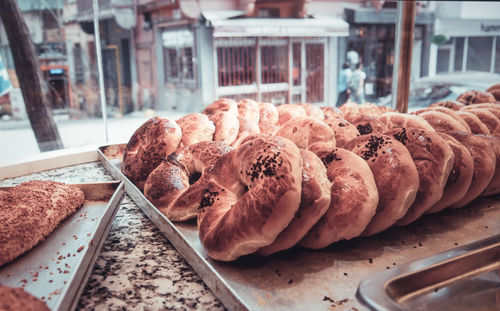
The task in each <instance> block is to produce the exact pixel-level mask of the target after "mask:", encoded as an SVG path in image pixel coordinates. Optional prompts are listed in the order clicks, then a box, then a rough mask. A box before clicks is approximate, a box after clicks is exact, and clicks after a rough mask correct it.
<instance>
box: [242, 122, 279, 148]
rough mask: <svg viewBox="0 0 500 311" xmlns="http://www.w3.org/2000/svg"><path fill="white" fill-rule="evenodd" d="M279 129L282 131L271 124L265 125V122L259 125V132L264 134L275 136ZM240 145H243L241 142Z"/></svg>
mask: <svg viewBox="0 0 500 311" xmlns="http://www.w3.org/2000/svg"><path fill="white" fill-rule="evenodd" d="M279 129H280V127H279V126H277V125H274V124H271V123H264V122H260V123H259V130H260V132H261V133H262V134H266V135H275V134H276V132H278V130H279ZM240 144H241V142H240Z"/></svg>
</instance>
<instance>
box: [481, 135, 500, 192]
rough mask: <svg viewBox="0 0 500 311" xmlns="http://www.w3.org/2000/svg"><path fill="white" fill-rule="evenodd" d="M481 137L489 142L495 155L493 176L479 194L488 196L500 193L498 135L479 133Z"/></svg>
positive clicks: (499, 143)
mask: <svg viewBox="0 0 500 311" xmlns="http://www.w3.org/2000/svg"><path fill="white" fill-rule="evenodd" d="M481 137H482V138H483V139H484V140H485V141H487V142H488V143H489V144H490V146H491V148H492V149H493V152H494V153H495V155H496V164H495V174H494V175H493V178H491V181H490V183H489V184H488V187H486V189H485V190H484V191H483V193H482V194H481V196H488V195H493V194H497V193H500V137H493V136H483V135H481Z"/></svg>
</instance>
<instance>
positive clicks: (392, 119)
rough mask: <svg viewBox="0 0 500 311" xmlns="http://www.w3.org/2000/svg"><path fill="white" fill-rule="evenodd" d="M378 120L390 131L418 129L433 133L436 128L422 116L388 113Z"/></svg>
mask: <svg viewBox="0 0 500 311" xmlns="http://www.w3.org/2000/svg"><path fill="white" fill-rule="evenodd" d="M378 120H379V121H380V122H382V123H383V124H384V125H385V126H387V127H388V128H389V129H393V128H417V129H422V130H424V131H429V132H433V131H434V128H433V127H432V126H431V124H429V123H427V121H426V120H425V119H423V118H421V117H420V116H415V115H412V114H406V113H399V112H386V113H384V114H382V115H381V116H380V117H379V118H378Z"/></svg>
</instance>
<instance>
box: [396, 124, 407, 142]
mask: <svg viewBox="0 0 500 311" xmlns="http://www.w3.org/2000/svg"><path fill="white" fill-rule="evenodd" d="M394 138H396V139H397V140H398V141H399V142H401V143H402V144H403V145H406V142H407V141H408V135H406V128H404V127H403V128H402V129H401V132H397V133H396V134H394Z"/></svg>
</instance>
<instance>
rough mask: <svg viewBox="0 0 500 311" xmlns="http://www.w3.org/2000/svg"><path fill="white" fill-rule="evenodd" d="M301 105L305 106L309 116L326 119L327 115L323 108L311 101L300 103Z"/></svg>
mask: <svg viewBox="0 0 500 311" xmlns="http://www.w3.org/2000/svg"><path fill="white" fill-rule="evenodd" d="M299 106H301V107H302V108H304V110H305V111H306V114H307V116H308V117H311V118H316V119H318V120H321V121H323V120H325V115H324V113H323V110H321V108H319V107H317V106H314V105H313V104H309V103H300V104H299Z"/></svg>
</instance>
